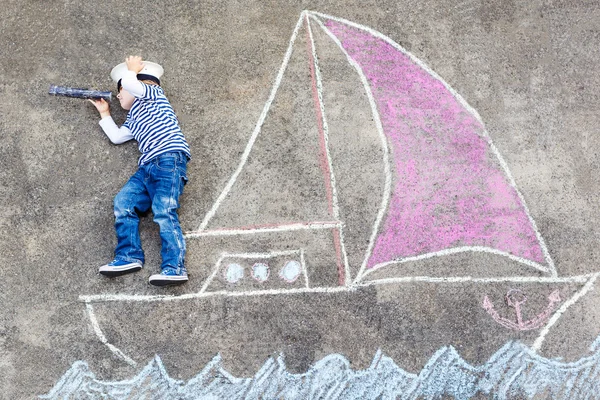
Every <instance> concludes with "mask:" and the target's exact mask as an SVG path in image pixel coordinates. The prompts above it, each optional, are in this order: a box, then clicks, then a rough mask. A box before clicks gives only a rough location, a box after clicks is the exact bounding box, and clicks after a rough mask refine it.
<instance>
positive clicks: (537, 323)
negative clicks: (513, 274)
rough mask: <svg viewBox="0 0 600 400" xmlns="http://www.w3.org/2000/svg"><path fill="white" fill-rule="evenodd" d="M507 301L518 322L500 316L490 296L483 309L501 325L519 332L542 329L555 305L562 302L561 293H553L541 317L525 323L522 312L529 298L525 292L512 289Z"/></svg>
mask: <svg viewBox="0 0 600 400" xmlns="http://www.w3.org/2000/svg"><path fill="white" fill-rule="evenodd" d="M505 299H506V304H508V305H509V306H510V307H513V308H514V309H515V313H516V316H517V322H514V321H511V320H509V319H507V318H504V317H501V316H500V314H498V311H496V310H495V309H494V305H493V304H492V302H491V301H490V299H489V298H488V296H485V297H484V298H483V308H484V309H485V310H486V311H487V312H488V314H490V315H491V316H492V318H494V320H495V321H496V322H498V323H499V324H500V325H502V326H504V327H506V328H509V329H515V330H518V331H529V330H532V329H538V328H540V327H541V326H542V325H543V324H544V322H546V320H547V319H548V318H549V317H550V314H551V313H552V310H553V309H554V305H555V304H556V303H559V302H560V293H559V291H558V290H555V291H554V292H552V293H551V294H550V296H548V300H549V303H548V306H547V307H546V309H545V310H544V311H542V312H541V313H540V314H539V315H537V316H536V317H535V318H533V319H530V320H528V321H523V314H522V311H521V305H522V304H525V302H527V296H525V294H524V293H523V292H521V291H520V290H518V289H511V290H509V291H508V293H507V294H506V296H505Z"/></svg>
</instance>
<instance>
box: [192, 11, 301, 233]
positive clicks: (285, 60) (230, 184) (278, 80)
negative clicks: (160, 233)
mask: <svg viewBox="0 0 600 400" xmlns="http://www.w3.org/2000/svg"><path fill="white" fill-rule="evenodd" d="M303 20H304V11H303V12H302V14H301V15H300V18H299V19H298V22H297V23H296V27H295V28H294V32H293V33H292V37H291V38H290V41H289V45H288V48H287V50H286V53H285V57H284V58H283V62H282V64H281V67H280V68H279V73H278V74H277V78H276V79H275V83H274V84H273V87H272V89H271V94H270V95H269V99H268V100H267V102H266V103H265V106H264V108H263V111H262V113H261V114H260V117H259V118H258V122H257V123H256V126H255V127H254V131H253V132H252V136H251V137H250V140H249V141H248V144H247V145H246V148H245V150H244V153H243V154H242V157H241V159H240V163H239V165H238V167H237V169H236V170H235V172H234V173H233V175H232V176H231V178H230V179H229V181H228V182H227V185H226V186H225V188H224V189H223V191H222V192H221V194H220V195H219V197H218V198H217V200H216V201H215V203H214V204H213V206H212V208H211V209H210V211H209V212H208V213H207V214H206V215H205V216H204V219H203V220H202V223H201V224H200V227H199V228H198V229H197V230H198V231H203V230H204V229H206V226H207V225H208V223H209V221H210V220H211V219H212V218H213V217H214V215H215V213H216V212H217V209H218V208H219V206H220V205H221V203H222V202H223V200H224V199H225V197H227V195H228V194H229V192H230V191H231V188H232V187H233V185H234V183H235V182H236V180H237V178H238V176H239V175H240V173H241V172H242V169H243V168H244V165H246V162H247V161H248V156H249V155H250V151H251V150H252V147H254V143H255V142H256V138H257V137H258V135H259V134H260V132H261V129H262V125H263V123H264V122H265V119H266V117H267V113H268V112H269V110H270V108H271V104H272V103H273V100H274V99H275V95H276V94H277V90H278V89H279V86H280V85H281V81H282V80H283V74H284V72H285V70H286V69H287V66H288V63H289V61H290V58H291V56H292V51H293V49H294V42H295V41H296V37H297V36H298V32H299V31H300V27H301V26H302V22H303Z"/></svg>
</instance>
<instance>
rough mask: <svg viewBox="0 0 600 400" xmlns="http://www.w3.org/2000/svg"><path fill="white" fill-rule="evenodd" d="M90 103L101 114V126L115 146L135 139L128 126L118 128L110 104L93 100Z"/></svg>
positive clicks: (102, 100) (101, 100)
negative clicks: (111, 113)
mask: <svg viewBox="0 0 600 400" xmlns="http://www.w3.org/2000/svg"><path fill="white" fill-rule="evenodd" d="M90 102H91V103H92V104H93V105H94V106H95V107H96V109H97V110H98V112H99V113H100V117H101V120H100V126H101V127H102V130H103V131H104V133H106V136H108V138H109V139H110V141H111V142H113V143H114V144H121V143H125V142H126V141H128V140H131V139H133V135H132V134H131V131H130V130H129V128H127V127H126V126H122V127H120V128H119V127H118V126H117V124H116V123H115V121H114V120H113V119H112V117H111V116H110V108H109V106H108V103H107V102H106V100H104V99H100V100H91V99H90Z"/></svg>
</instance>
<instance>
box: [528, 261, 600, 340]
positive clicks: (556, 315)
mask: <svg viewBox="0 0 600 400" xmlns="http://www.w3.org/2000/svg"><path fill="white" fill-rule="evenodd" d="M598 276H600V272H597V273H595V274H593V275H592V276H590V278H589V279H588V281H587V283H586V284H585V285H584V286H583V288H582V289H581V290H580V291H578V292H577V293H575V295H574V296H573V297H571V298H570V299H569V300H567V301H565V302H564V303H563V304H562V306H560V308H559V309H558V310H556V312H555V313H554V315H552V317H551V318H550V319H549V320H548V323H547V324H546V326H545V327H544V328H543V329H542V331H541V332H540V335H539V336H538V338H537V339H536V340H535V342H533V345H532V346H531V349H532V350H534V351H538V350H540V348H541V347H542V344H543V343H544V340H545V339H546V335H548V332H550V329H551V328H552V326H554V324H556V322H557V321H558V320H559V318H560V317H561V316H562V314H563V313H564V312H565V311H567V309H568V308H569V307H571V306H572V305H573V304H575V303H577V302H578V301H579V299H581V298H582V297H583V296H585V295H586V294H587V293H588V292H589V291H590V290H592V289H593V288H594V283H595V282H596V280H597V279H598Z"/></svg>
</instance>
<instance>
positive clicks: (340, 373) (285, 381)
mask: <svg viewBox="0 0 600 400" xmlns="http://www.w3.org/2000/svg"><path fill="white" fill-rule="evenodd" d="M596 342H598V340H596ZM598 382H600V350H599V349H596V350H595V351H594V352H593V354H591V355H589V356H587V357H583V358H581V359H580V360H578V361H575V362H570V363H563V362H560V361H557V360H551V359H547V358H544V357H541V356H539V355H538V354H536V353H535V352H533V351H532V350H531V349H530V348H529V347H527V346H526V345H524V344H522V343H519V342H509V343H507V344H506V345H504V346H503V347H502V348H501V349H500V350H498V351H497V352H496V353H495V354H494V355H493V356H492V357H490V359H489V360H488V361H487V362H486V363H485V364H483V365H480V366H472V365H470V364H469V363H468V362H466V361H465V360H464V359H463V358H462V357H461V356H460V355H459V354H458V352H457V351H456V350H455V349H454V348H453V347H451V346H448V347H442V348H440V349H439V350H438V351H437V352H436V353H435V354H434V355H433V356H432V357H431V358H430V359H429V361H428V362H427V364H426V365H425V367H424V368H423V369H422V370H421V372H420V373H419V374H413V373H408V372H406V371H404V370H403V369H402V368H400V367H399V366H398V365H396V363H395V362H394V361H393V360H392V359H391V358H390V357H387V356H386V355H384V354H383V352H382V351H381V350H379V351H377V353H376V354H375V356H374V358H373V361H372V362H371V365H370V366H369V367H368V368H366V369H364V370H358V371H355V370H353V369H352V368H351V367H350V362H349V361H348V360H347V359H346V358H345V357H343V356H342V355H339V354H330V355H328V356H327V357H325V358H323V359H322V360H320V361H317V362H316V363H315V364H314V365H313V366H312V367H311V368H310V369H309V370H308V371H306V372H305V373H302V374H293V373H290V372H289V371H288V370H287V367H286V365H285V360H284V357H283V355H280V356H279V357H277V359H273V358H270V359H268V360H267V361H266V362H265V363H264V364H263V366H262V367H261V368H260V370H259V371H258V372H257V373H256V374H255V375H254V376H253V377H251V378H236V377H234V376H233V375H231V374H230V373H229V372H227V371H226V370H225V368H224V367H223V365H222V361H221V357H220V356H219V355H217V356H215V357H214V358H213V359H212V361H210V362H209V363H208V364H207V365H206V366H205V367H204V368H203V370H202V371H201V372H200V373H198V374H197V375H196V376H194V377H193V378H191V379H190V380H188V381H187V382H185V381H181V380H175V379H172V378H171V377H169V374H168V372H167V371H166V369H165V367H164V365H163V364H162V362H161V359H160V358H159V357H158V356H155V358H154V359H153V360H152V361H151V362H150V363H148V364H147V365H146V366H145V367H144V368H143V369H142V370H141V372H140V373H139V374H137V375H136V376H135V377H133V378H132V379H129V380H124V381H116V382H103V381H101V380H98V379H97V378H96V376H95V375H94V373H93V372H92V371H91V370H90V368H89V366H88V365H87V363H85V362H83V361H77V362H75V363H74V364H73V366H72V367H71V368H70V369H69V370H68V371H67V372H66V373H65V374H64V375H63V377H62V378H61V379H60V380H59V381H58V382H57V383H56V385H55V386H54V387H53V388H52V389H51V390H50V392H48V394H45V395H43V396H40V398H43V399H63V398H108V399H124V398H127V399H146V398H152V399H182V400H183V399H199V398H220V399H259V398H261V399H273V398H278V399H286V400H289V399H302V400H304V399H361V400H362V399H404V400H408V399H418V398H427V399H437V398H442V396H451V397H452V398H456V399H469V398H473V397H474V396H476V395H479V396H489V398H494V399H499V400H509V399H515V398H534V397H535V396H536V395H538V396H543V398H552V399H555V400H557V399H565V400H576V399H590V398H598V396H599V395H600V390H599V385H600V384H599V383H598ZM536 398H537V397H536Z"/></svg>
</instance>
